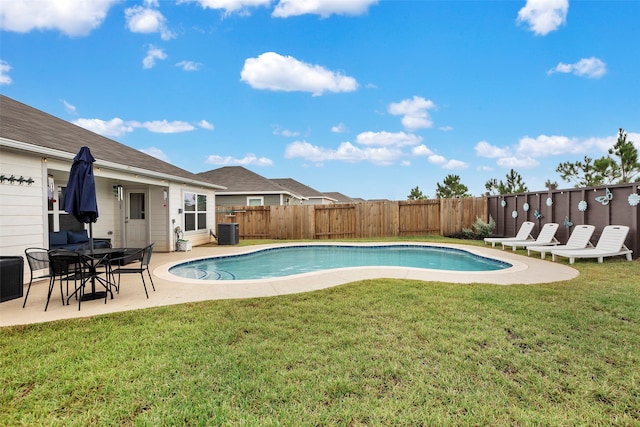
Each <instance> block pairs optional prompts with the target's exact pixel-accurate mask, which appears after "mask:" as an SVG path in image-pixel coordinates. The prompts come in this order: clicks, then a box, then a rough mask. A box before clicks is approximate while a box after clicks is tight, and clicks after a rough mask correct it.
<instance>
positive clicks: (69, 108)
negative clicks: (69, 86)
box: [62, 99, 78, 115]
mask: <svg viewBox="0 0 640 427" xmlns="http://www.w3.org/2000/svg"><path fill="white" fill-rule="evenodd" d="M62 105H64V110H65V111H66V112H67V113H68V114H73V115H76V114H78V112H77V110H76V106H75V105H71V104H69V103H68V102H67V101H65V100H64V99H63V100H62Z"/></svg>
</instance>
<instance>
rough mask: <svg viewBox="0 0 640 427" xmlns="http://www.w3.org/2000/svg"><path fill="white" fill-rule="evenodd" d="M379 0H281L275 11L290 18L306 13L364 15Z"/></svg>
mask: <svg viewBox="0 0 640 427" xmlns="http://www.w3.org/2000/svg"><path fill="white" fill-rule="evenodd" d="M377 3H378V0H312V1H309V0H280V2H279V3H278V5H277V6H276V8H275V9H274V11H273V14H272V16H274V17H276V18H288V17H290V16H299V15H306V14H314V15H320V16H321V17H323V18H327V17H329V16H331V15H334V14H335V15H363V14H365V13H366V12H367V10H368V9H369V6H371V5H374V4H377Z"/></svg>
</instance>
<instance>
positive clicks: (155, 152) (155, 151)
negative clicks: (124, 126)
mask: <svg viewBox="0 0 640 427" xmlns="http://www.w3.org/2000/svg"><path fill="white" fill-rule="evenodd" d="M140 151H142V152H143V153H145V154H148V155H150V156H151V157H155V158H156V159H160V160H162V161H164V162H167V163H170V162H171V159H169V156H167V155H166V154H165V152H164V151H162V150H161V149H159V148H156V147H149V148H143V149H141V150H140Z"/></svg>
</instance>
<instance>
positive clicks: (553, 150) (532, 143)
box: [516, 135, 588, 157]
mask: <svg viewBox="0 0 640 427" xmlns="http://www.w3.org/2000/svg"><path fill="white" fill-rule="evenodd" d="M586 149H588V147H587V146H586V144H584V143H583V142H581V141H580V140H578V139H575V138H568V137H566V136H556V135H551V136H547V135H540V136H538V137H536V138H530V137H528V136H525V137H524V138H521V139H520V141H519V142H518V145H517V146H516V154H517V155H518V157H523V156H533V157H547V156H558V155H562V154H579V153H584V152H585V151H586Z"/></svg>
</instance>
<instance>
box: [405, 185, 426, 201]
mask: <svg viewBox="0 0 640 427" xmlns="http://www.w3.org/2000/svg"><path fill="white" fill-rule="evenodd" d="M424 199H428V197H427V196H425V195H424V194H422V191H421V190H420V188H418V186H416V187H415V188H412V189H411V193H409V195H408V196H407V200H424Z"/></svg>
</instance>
